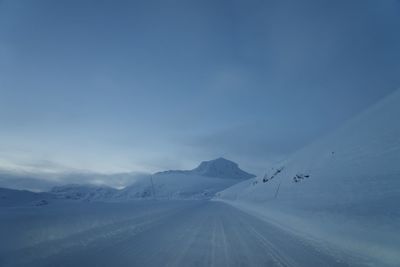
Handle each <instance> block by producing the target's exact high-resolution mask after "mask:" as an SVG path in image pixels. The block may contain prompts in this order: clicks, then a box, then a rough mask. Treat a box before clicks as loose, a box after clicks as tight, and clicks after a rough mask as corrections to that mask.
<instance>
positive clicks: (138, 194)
mask: <svg viewBox="0 0 400 267" xmlns="http://www.w3.org/2000/svg"><path fill="white" fill-rule="evenodd" d="M252 177H255V176H254V175H252V174H249V173H247V172H245V171H243V170H241V169H240V168H239V166H238V164H237V163H234V162H232V161H230V160H227V159H224V158H218V159H215V160H210V161H204V162H202V163H201V164H200V165H199V166H198V167H197V168H195V169H193V170H189V171H181V170H173V171H165V172H158V173H155V174H154V175H152V176H149V177H146V178H143V179H141V180H139V181H138V182H136V183H134V184H133V185H131V186H129V187H127V188H125V189H124V190H121V191H120V192H119V193H118V194H117V198H119V199H137V198H157V199H208V198H211V197H213V196H214V195H215V193H216V192H218V191H221V190H223V189H225V188H227V187H229V186H232V185H234V184H236V183H237V182H240V181H243V180H245V179H249V178H252Z"/></svg>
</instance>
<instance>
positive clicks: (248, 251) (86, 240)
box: [0, 201, 361, 267]
mask: <svg viewBox="0 0 400 267" xmlns="http://www.w3.org/2000/svg"><path fill="white" fill-rule="evenodd" d="M166 202H168V201H166ZM152 205H153V206H154V203H153V204H152ZM155 205H157V204H155ZM159 205H165V204H163V203H162V202H160V204H159ZM145 207H146V205H142V209H146V208H145ZM151 209H154V207H149V209H148V210H147V211H146V212H145V213H143V214H142V213H140V212H138V211H137V210H136V211H135V214H137V216H133V217H132V218H129V217H128V219H127V218H125V219H124V220H120V221H115V222H113V223H109V224H105V225H103V226H98V227H95V228H92V229H88V230H85V231H80V232H79V233H76V234H71V235H69V236H66V237H64V238H60V239H56V240H53V241H48V242H41V243H39V244H37V245H34V246H30V247H28V248H20V249H18V250H14V251H12V252H9V253H6V254H3V255H0V256H1V257H2V259H0V265H2V266H19V265H20V266H74V267H76V266H140V267H144V266H185V267H187V266H305V267H313V266H317V267H320V266H361V264H357V263H356V260H355V259H353V258H352V257H351V256H349V255H346V254H344V253H339V252H338V251H335V252H334V251H333V250H329V249H327V248H324V249H322V248H316V246H315V245H312V244H311V243H309V242H307V241H305V240H302V239H301V238H299V237H297V236H295V235H293V234H290V233H288V232H286V231H284V230H282V229H280V228H278V227H276V226H273V225H272V224H269V223H267V222H264V221H262V220H260V219H258V218H256V217H253V216H252V215H248V214H247V213H244V212H242V211H240V210H238V209H236V208H234V207H231V206H229V205H228V204H225V203H221V202H214V201H181V202H177V204H174V205H169V206H168V207H166V208H160V209H154V210H155V211H154V212H151Z"/></svg>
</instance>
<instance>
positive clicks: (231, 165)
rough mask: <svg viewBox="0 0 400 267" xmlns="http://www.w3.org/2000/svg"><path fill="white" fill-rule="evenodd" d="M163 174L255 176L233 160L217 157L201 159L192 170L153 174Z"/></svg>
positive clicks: (230, 177)
mask: <svg viewBox="0 0 400 267" xmlns="http://www.w3.org/2000/svg"><path fill="white" fill-rule="evenodd" d="M163 174H190V175H199V176H206V177H217V178H223V179H250V178H254V177H256V176H255V175H254V174H250V173H247V172H245V171H243V170H241V169H240V168H239V165H238V164H237V163H235V162H233V161H230V160H227V159H224V158H222V157H221V158H217V159H214V160H209V161H203V162H201V163H200V165H199V166H198V167H196V168H194V169H193V170H189V171H180V170H171V171H165V172H158V173H156V174H155V175H163Z"/></svg>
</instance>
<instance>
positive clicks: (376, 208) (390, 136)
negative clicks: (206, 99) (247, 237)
mask: <svg viewBox="0 0 400 267" xmlns="http://www.w3.org/2000/svg"><path fill="white" fill-rule="evenodd" d="M399 116H400V90H398V91H396V92H395V93H394V94H392V95H390V96H388V97H387V98H385V99H383V100H382V101H380V102H379V103H377V104H376V105H374V106H372V107H371V108H369V109H368V110H366V111H364V112H363V113H361V114H359V115H358V116H356V117H355V118H353V119H351V120H349V121H348V122H347V123H346V124H345V125H343V126H342V127H341V128H339V129H338V130H337V131H335V132H333V133H331V134H330V135H328V136H326V137H324V138H322V139H320V140H318V141H316V142H315V143H313V144H311V145H309V146H308V147H305V148H304V149H302V150H300V151H298V152H297V153H295V154H294V155H293V156H292V157H290V158H289V159H288V160H287V161H285V162H282V163H281V164H279V165H277V166H276V167H275V168H273V169H271V170H269V171H267V174H266V175H265V176H264V177H258V178H254V179H251V180H248V181H244V182H241V183H239V184H237V185H234V186H232V187H230V188H228V189H226V190H224V191H222V192H220V193H218V198H219V199H220V200H223V201H226V202H229V203H231V204H233V205H236V206H238V207H241V208H243V209H245V210H248V211H250V210H251V211H252V212H255V213H256V214H258V215H260V216H264V217H266V218H269V219H270V220H271V219H272V220H274V221H276V222H277V223H278V224H280V225H285V226H286V227H290V228H292V229H296V231H301V232H304V233H306V234H312V235H314V236H318V237H324V238H325V239H326V240H329V241H330V242H332V243H336V244H338V245H339V246H341V247H346V248H349V249H352V250H353V251H355V252H357V253H360V254H362V255H365V256H369V257H375V258H377V259H379V260H381V261H382V264H388V265H391V266H400V254H399V253H398V249H399V247H400V235H398V229H399V227H400V207H399V203H400V117H399Z"/></svg>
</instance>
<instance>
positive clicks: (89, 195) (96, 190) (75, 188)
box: [50, 184, 119, 201]
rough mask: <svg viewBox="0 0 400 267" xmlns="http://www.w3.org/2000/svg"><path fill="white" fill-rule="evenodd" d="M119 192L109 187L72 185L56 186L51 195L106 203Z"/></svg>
mask: <svg viewBox="0 0 400 267" xmlns="http://www.w3.org/2000/svg"><path fill="white" fill-rule="evenodd" d="M118 191H119V190H117V189H115V188H111V187H108V186H95V185H79V184H70V185H63V186H56V187H54V188H53V189H52V190H51V191H50V193H51V194H54V195H55V196H57V198H61V199H72V200H85V201H96V200H98V201H104V200H109V199H112V198H113V197H114V196H115V195H116V194H117V192H118Z"/></svg>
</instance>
